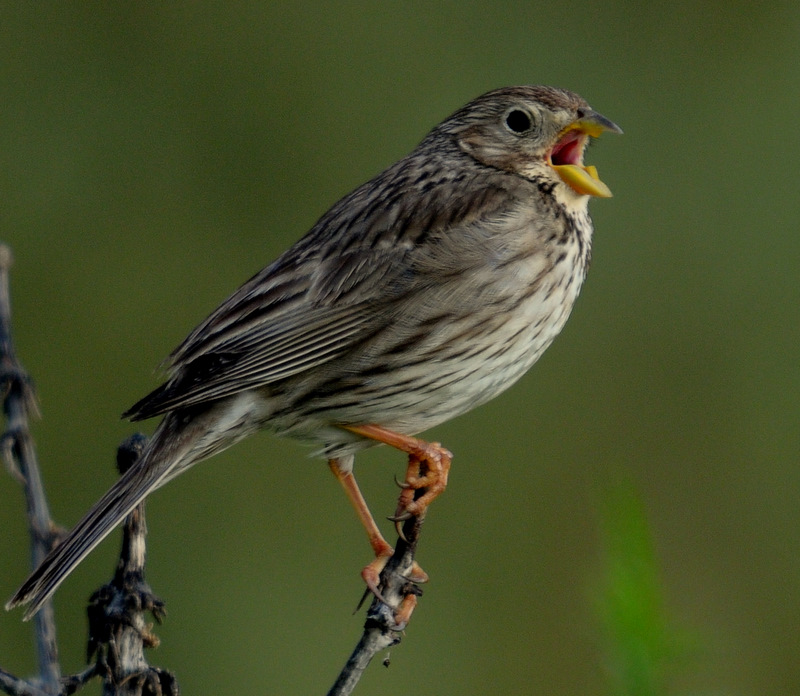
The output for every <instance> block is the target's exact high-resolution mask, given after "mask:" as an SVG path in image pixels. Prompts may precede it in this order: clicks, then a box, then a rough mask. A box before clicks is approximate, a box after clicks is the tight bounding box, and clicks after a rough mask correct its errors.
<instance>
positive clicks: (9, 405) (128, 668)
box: [0, 244, 178, 696]
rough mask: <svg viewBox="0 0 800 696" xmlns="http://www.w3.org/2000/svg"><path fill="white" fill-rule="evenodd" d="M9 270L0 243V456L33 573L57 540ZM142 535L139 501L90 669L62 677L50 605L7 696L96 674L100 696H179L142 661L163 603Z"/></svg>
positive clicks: (133, 455)
mask: <svg viewBox="0 0 800 696" xmlns="http://www.w3.org/2000/svg"><path fill="white" fill-rule="evenodd" d="M10 267H11V251H10V249H9V248H8V247H7V246H5V245H3V244H0V388H2V393H1V394H0V396H1V397H2V400H3V410H4V413H5V416H6V430H5V432H4V433H3V434H2V436H0V449H1V450H2V452H0V454H2V457H3V461H4V463H5V466H6V468H7V469H8V471H9V473H10V474H11V475H12V476H13V477H14V478H15V479H17V481H19V483H20V484H21V485H22V487H23V489H24V491H25V500H26V504H27V514H28V526H29V528H30V535H31V549H32V551H31V556H32V558H31V563H32V565H33V567H34V568H35V567H37V566H38V565H39V563H40V562H41V561H42V560H43V559H44V557H45V556H46V555H47V553H48V552H49V551H50V549H51V548H52V547H53V545H54V544H55V542H56V541H57V540H58V537H59V532H58V530H57V529H56V527H55V525H54V524H53V522H52V521H51V519H50V511H49V509H48V506H47V499H46V497H45V494H44V487H43V485H42V479H41V476H40V474H39V466H38V463H37V460H36V451H35V448H34V446H33V439H32V438H31V435H30V431H29V428H28V417H29V415H30V414H35V415H38V408H37V404H36V398H35V394H34V391H33V387H32V384H31V381H30V379H29V378H28V375H27V374H26V373H25V371H24V370H23V368H22V366H21V365H20V364H19V362H18V360H17V358H16V355H15V352H14V346H13V343H12V341H11V301H10V294H9V269H10ZM145 443H146V438H145V437H144V435H140V434H137V435H134V436H132V437H130V438H128V440H126V441H125V442H124V443H123V444H122V445H120V447H119V450H118V452H117V466H118V468H120V470H121V471H124V470H126V469H127V468H129V467H130V466H132V465H133V464H134V463H135V462H136V460H137V459H138V457H139V455H140V454H141V452H142V450H143V448H144V445H145ZM146 534H147V529H146V526H145V520H144V503H142V504H141V505H140V506H139V507H137V508H136V509H135V510H134V511H133V512H132V513H131V514H130V515H129V516H128V518H127V519H126V520H125V525H124V536H123V544H122V552H121V554H120V561H119V564H118V566H117V570H116V573H115V575H114V579H113V580H112V582H111V583H109V584H108V585H105V586H103V587H102V588H100V590H98V591H97V592H95V593H94V595H92V598H91V600H90V604H89V607H88V610H87V611H88V613H89V642H88V659H91V658H92V656H93V655H95V654H96V655H97V659H96V661H95V663H94V664H92V665H90V666H89V667H87V668H86V669H85V670H83V671H82V672H80V673H79V674H75V675H72V676H68V677H62V676H61V667H60V665H59V662H58V648H57V644H56V628H55V618H54V615H53V607H52V603H51V602H50V601H48V602H46V603H45V604H44V605H43V606H42V608H41V609H40V610H39V612H38V613H37V614H36V616H35V618H34V626H35V631H36V646H37V654H38V666H39V669H38V674H37V677H36V678H35V679H34V680H30V681H28V680H25V679H20V678H19V677H16V676H14V675H13V674H10V673H9V672H6V671H5V670H2V669H0V691H3V692H5V693H7V694H11V695H12V696H69V695H70V694H74V693H75V692H76V691H78V690H80V689H81V688H83V686H85V685H86V684H87V683H88V682H89V681H90V680H91V679H93V678H94V677H95V676H98V675H100V676H102V677H103V694H104V696H111V695H112V694H113V695H114V696H150V695H153V696H161V695H162V694H166V695H170V696H173V695H174V696H177V694H178V685H177V682H176V681H175V678H174V677H173V675H172V674H171V673H169V672H166V671H164V670H161V669H158V668H154V667H150V666H149V665H148V664H147V662H145V660H144V648H146V647H152V646H155V645H157V644H158V639H157V638H156V637H155V636H154V635H153V634H152V633H151V632H150V626H149V625H148V624H147V623H146V622H145V612H150V613H152V615H153V616H154V617H155V619H156V620H157V621H159V622H160V621H161V619H162V618H163V616H164V614H165V611H164V603H163V602H162V601H161V600H159V599H158V598H156V597H155V596H154V595H153V593H152V591H151V590H150V587H149V586H148V585H147V583H145V581H144V560H145V536H146Z"/></svg>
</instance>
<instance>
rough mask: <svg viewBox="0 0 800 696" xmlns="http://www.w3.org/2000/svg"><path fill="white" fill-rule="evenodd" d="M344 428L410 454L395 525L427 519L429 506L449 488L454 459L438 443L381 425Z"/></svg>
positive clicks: (347, 426) (398, 502) (348, 426)
mask: <svg viewBox="0 0 800 696" xmlns="http://www.w3.org/2000/svg"><path fill="white" fill-rule="evenodd" d="M343 427H344V428H345V430H349V431H350V432H352V433H356V435H361V436H362V437H366V438H369V439H370V440H375V441H376V442H382V443H384V444H386V445H390V446H392V447H394V448H396V449H399V450H400V451H401V452H405V453H406V454H408V469H407V471H406V479H405V483H404V484H403V491H402V493H400V498H399V499H398V501H397V512H396V513H395V520H396V521H398V522H399V521H402V520H406V519H408V518H409V517H411V516H414V517H420V516H422V515H424V514H425V511H426V510H427V509H428V505H430V504H431V503H432V502H433V501H434V499H436V498H437V497H438V496H439V495H441V493H442V492H443V491H444V489H445V488H447V476H448V474H449V473H450V462H451V460H452V458H453V455H452V454H451V453H450V452H449V451H448V450H446V449H445V448H444V447H442V446H441V445H440V444H439V443H438V442H425V441H424V440H418V439H417V438H415V437H410V436H408V435H401V434H400V433H395V432H393V431H392V430H387V429H386V428H382V427H381V426H379V425H346V426H343ZM421 488H424V489H425V492H424V493H423V494H422V495H421V496H419V497H418V498H417V499H416V500H415V499H414V496H415V494H416V491H418V490H419V489H421Z"/></svg>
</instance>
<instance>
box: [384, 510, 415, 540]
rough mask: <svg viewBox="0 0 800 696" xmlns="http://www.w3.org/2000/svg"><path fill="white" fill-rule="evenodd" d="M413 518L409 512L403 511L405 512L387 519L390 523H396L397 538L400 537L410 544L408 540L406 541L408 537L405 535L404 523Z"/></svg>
mask: <svg viewBox="0 0 800 696" xmlns="http://www.w3.org/2000/svg"><path fill="white" fill-rule="evenodd" d="M412 517H413V515H412V514H411V513H410V512H409V511H408V510H403V512H399V513H397V514H396V515H393V516H391V517H388V518H387V519H388V520H389V521H390V522H394V528H395V531H396V532H397V536H399V537H400V538H401V539H402V540H403V541H405V542H406V543H408V539H406V535H405V534H404V533H403V522H405V521H406V520H410V519H411V518H412Z"/></svg>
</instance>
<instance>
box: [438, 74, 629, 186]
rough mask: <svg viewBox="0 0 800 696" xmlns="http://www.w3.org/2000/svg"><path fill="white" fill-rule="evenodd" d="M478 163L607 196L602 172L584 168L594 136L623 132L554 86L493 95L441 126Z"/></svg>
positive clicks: (512, 90)
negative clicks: (589, 143) (587, 148)
mask: <svg viewBox="0 0 800 696" xmlns="http://www.w3.org/2000/svg"><path fill="white" fill-rule="evenodd" d="M442 128H443V129H444V130H446V131H447V132H448V133H450V134H451V135H452V136H453V137H454V138H455V139H456V142H457V143H458V146H459V147H460V148H461V149H462V150H463V151H464V152H466V153H468V154H469V155H471V156H472V157H474V158H475V159H476V160H477V161H479V162H481V163H483V164H486V165H489V166H492V167H497V168H498V169H503V170H505V171H509V172H513V173H515V174H519V175H520V176H524V177H526V178H528V179H535V180H539V181H542V180H544V181H548V180H551V181H553V182H554V183H556V184H558V183H562V182H563V183H564V184H566V185H567V186H568V187H569V188H570V189H572V191H574V192H575V193H577V194H578V195H587V196H600V197H603V198H607V197H609V196H611V191H610V190H609V188H608V186H606V185H605V184H604V183H603V182H602V181H601V180H600V178H599V177H598V175H597V169H596V168H595V167H592V166H587V165H584V163H583V153H584V150H585V149H586V145H587V143H588V141H589V138H596V137H597V136H599V135H600V134H601V133H603V132H605V131H608V132H611V133H622V129H621V128H620V127H619V126H618V125H616V124H615V123H613V122H612V121H610V120H608V119H607V118H606V117H605V116H602V115H601V114H599V113H597V112H596V111H594V110H592V109H591V108H590V107H589V105H588V104H587V103H586V102H585V101H584V100H583V99H582V98H581V97H579V96H578V95H577V94H574V93H573V92H568V91H567V90H562V89H555V88H553V87H537V86H525V87H506V88H503V89H498V90H494V91H492V92H488V93H487V94H484V95H483V96H481V97H478V98H477V99H475V100H474V101H472V102H470V103H469V104H467V105H466V106H465V107H464V108H462V109H460V110H459V111H457V112H456V113H455V114H453V116H451V117H450V118H449V119H448V120H447V121H445V122H444V123H443V124H442Z"/></svg>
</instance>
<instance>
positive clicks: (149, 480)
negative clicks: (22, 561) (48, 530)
mask: <svg viewBox="0 0 800 696" xmlns="http://www.w3.org/2000/svg"><path fill="white" fill-rule="evenodd" d="M145 454H146V453H145ZM140 462H142V460H140ZM142 463H145V462H142ZM148 468H149V467H140V466H134V467H133V468H132V469H130V470H129V471H128V472H127V474H126V475H124V476H123V477H122V478H120V479H119V481H117V482H116V483H115V484H114V486H112V487H111V489H110V490H109V491H108V492H107V493H106V494H105V495H104V496H103V497H102V498H101V499H100V500H99V501H98V502H97V503H96V504H95V505H94V506H93V507H92V509H91V510H89V512H88V513H87V514H86V516H85V517H84V518H83V519H82V520H81V521H80V522H79V523H78V524H77V525H76V526H75V527H74V528H73V529H72V530H70V532H69V533H68V534H67V536H66V537H65V538H64V539H63V540H62V541H61V542H60V543H59V544H58V546H56V547H55V548H54V549H53V550H52V551H51V552H50V553H49V554H48V556H47V557H46V558H45V559H44V560H43V561H42V563H41V564H40V565H39V567H38V568H37V569H36V570H35V571H34V572H33V573H32V574H31V576H30V577H29V578H28V579H27V580H26V581H25V583H24V584H23V585H22V587H20V588H19V589H18V590H17V592H16V593H15V594H14V596H13V597H12V598H11V599H10V600H9V601H8V603H7V604H6V609H7V610H8V609H12V608H13V607H16V606H18V605H20V604H28V605H29V606H28V608H27V609H26V611H25V616H24V619H25V620H26V621H27V620H28V619H30V618H31V617H32V616H33V615H34V614H35V613H36V612H37V611H39V609H40V608H41V606H42V604H44V603H45V602H46V601H47V600H48V599H49V598H50V596H51V595H52V594H53V593H54V592H55V591H56V589H58V586H59V585H60V584H61V583H62V582H63V581H64V579H65V578H66V577H67V576H68V575H69V574H70V573H71V572H72V571H73V570H74V569H75V568H76V567H77V566H78V564H79V563H80V562H81V561H82V560H83V559H84V558H85V557H86V556H87V554H89V552H90V551H91V550H92V549H94V547H95V546H97V545H98V544H99V543H100V542H101V541H102V540H103V539H104V538H105V537H106V536H108V534H109V533H110V532H111V531H112V530H113V529H114V527H116V526H117V525H118V524H119V523H120V522H121V521H122V520H123V519H124V518H125V517H126V515H128V513H130V511H131V510H133V508H135V507H136V505H138V504H139V503H140V502H141V501H142V500H143V499H144V498H145V497H146V496H147V495H148V494H149V493H151V492H152V491H153V490H154V489H156V488H157V487H158V486H159V484H160V483H161V480H162V479H163V478H164V476H165V475H166V474H167V472H168V471H169V468H170V467H165V466H162V467H159V468H158V469H156V470H155V471H153V470H152V469H151V470H148ZM159 469H160V470H159Z"/></svg>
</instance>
